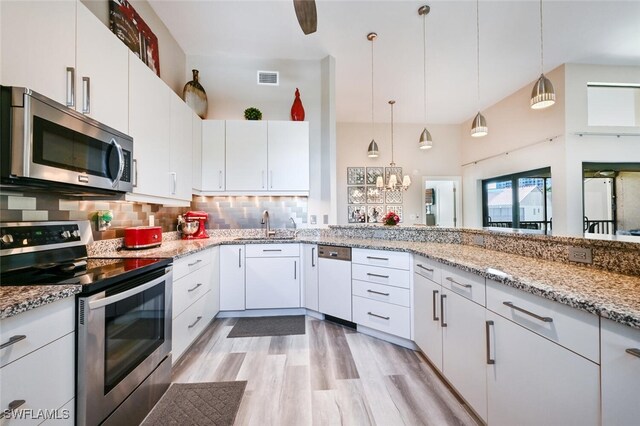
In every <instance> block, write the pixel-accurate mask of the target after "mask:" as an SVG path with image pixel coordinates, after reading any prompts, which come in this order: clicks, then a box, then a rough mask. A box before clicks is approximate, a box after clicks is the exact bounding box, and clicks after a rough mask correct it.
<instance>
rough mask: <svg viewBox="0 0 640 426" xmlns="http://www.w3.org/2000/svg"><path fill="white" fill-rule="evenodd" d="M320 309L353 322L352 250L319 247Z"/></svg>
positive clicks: (348, 248)
mask: <svg viewBox="0 0 640 426" xmlns="http://www.w3.org/2000/svg"><path fill="white" fill-rule="evenodd" d="M318 275H319V277H318V293H319V295H318V308H319V310H320V312H322V313H323V314H325V315H330V316H332V317H336V318H340V319H342V320H346V321H351V248H350V247H337V246H326V245H319V246H318Z"/></svg>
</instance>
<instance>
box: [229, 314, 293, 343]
mask: <svg viewBox="0 0 640 426" xmlns="http://www.w3.org/2000/svg"><path fill="white" fill-rule="evenodd" d="M292 334H305V321H304V315H295V316H281V317H255V318H239V319H238V322H236V325H235V326H233V328H232V329H231V332H230V333H229V335H228V336H227V337H230V338H233V337H262V336H288V335H292Z"/></svg>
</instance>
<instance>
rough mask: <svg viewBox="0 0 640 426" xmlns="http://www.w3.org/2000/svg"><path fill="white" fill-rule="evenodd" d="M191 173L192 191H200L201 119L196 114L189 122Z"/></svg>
mask: <svg viewBox="0 0 640 426" xmlns="http://www.w3.org/2000/svg"><path fill="white" fill-rule="evenodd" d="M191 134H192V136H193V137H192V143H191V166H192V168H193V170H192V173H191V179H192V183H191V186H192V187H193V189H195V190H198V191H200V190H201V189H202V119H201V118H200V117H198V114H193V121H192V122H191Z"/></svg>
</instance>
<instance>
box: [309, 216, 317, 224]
mask: <svg viewBox="0 0 640 426" xmlns="http://www.w3.org/2000/svg"><path fill="white" fill-rule="evenodd" d="M309 224H311V225H317V224H318V216H316V215H315V214H312V215H311V216H309Z"/></svg>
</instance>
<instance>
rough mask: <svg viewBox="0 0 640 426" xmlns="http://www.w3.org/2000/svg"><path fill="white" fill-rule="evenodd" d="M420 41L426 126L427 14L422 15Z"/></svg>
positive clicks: (425, 121) (425, 123)
mask: <svg viewBox="0 0 640 426" xmlns="http://www.w3.org/2000/svg"><path fill="white" fill-rule="evenodd" d="M422 40H423V62H424V64H423V65H424V125H425V126H426V125H427V14H426V13H425V14H423V15H422Z"/></svg>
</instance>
